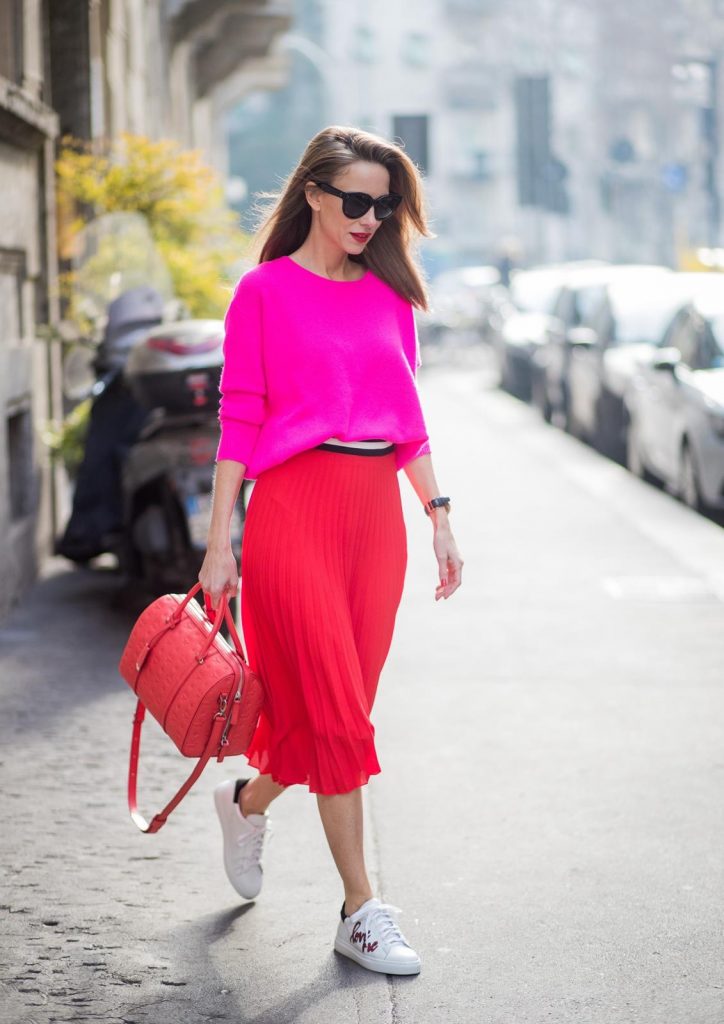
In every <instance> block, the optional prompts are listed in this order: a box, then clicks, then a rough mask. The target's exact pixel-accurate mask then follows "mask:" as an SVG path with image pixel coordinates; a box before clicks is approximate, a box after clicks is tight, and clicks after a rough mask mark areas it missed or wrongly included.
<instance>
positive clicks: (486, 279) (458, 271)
mask: <svg viewBox="0 0 724 1024" xmlns="http://www.w3.org/2000/svg"><path fill="white" fill-rule="evenodd" d="M505 292H506V290H505V289H504V288H503V286H502V285H501V284H500V271H499V270H498V269H497V267H492V266H471V267H455V268H454V269H452V270H444V271H443V272H442V273H440V274H438V275H437V276H436V277H434V278H433V280H432V281H431V283H430V300H431V306H430V309H429V311H427V312H423V311H420V312H419V313H417V314H416V320H417V326H418V332H419V336H420V344H421V345H439V344H441V343H442V342H444V340H445V339H446V337H447V336H448V335H449V334H456V335H458V336H460V335H463V334H464V335H466V336H467V337H468V338H470V337H472V338H473V339H474V340H476V341H484V340H486V338H487V330H488V319H489V317H490V316H491V314H492V313H494V311H495V310H496V309H497V308H499V305H500V296H501V293H505Z"/></svg>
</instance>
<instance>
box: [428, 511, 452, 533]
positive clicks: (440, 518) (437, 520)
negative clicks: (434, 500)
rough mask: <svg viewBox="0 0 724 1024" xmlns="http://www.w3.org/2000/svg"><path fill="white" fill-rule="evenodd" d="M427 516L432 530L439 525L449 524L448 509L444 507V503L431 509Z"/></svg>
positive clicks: (436, 528)
mask: <svg viewBox="0 0 724 1024" xmlns="http://www.w3.org/2000/svg"><path fill="white" fill-rule="evenodd" d="M429 516H430V519H431V520H432V529H433V532H436V531H437V530H439V529H440V527H445V526H448V527H449V525H450V522H449V518H448V510H447V509H446V508H445V506H444V505H440V507H439V508H434V509H432V510H431V511H430V513H429Z"/></svg>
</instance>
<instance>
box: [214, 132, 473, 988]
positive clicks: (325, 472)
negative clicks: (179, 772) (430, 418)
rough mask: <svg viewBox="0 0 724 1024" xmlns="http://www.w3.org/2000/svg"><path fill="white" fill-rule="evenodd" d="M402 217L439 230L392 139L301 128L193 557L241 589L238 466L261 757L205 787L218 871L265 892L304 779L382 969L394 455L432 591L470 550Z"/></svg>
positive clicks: (361, 957) (237, 345)
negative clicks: (216, 827)
mask: <svg viewBox="0 0 724 1024" xmlns="http://www.w3.org/2000/svg"><path fill="white" fill-rule="evenodd" d="M413 229H414V230H417V232H418V233H420V234H426V235H428V236H429V234H430V232H429V231H428V230H427V225H426V222H425V217H424V213H423V210H422V188H421V181H420V178H419V174H418V172H417V169H416V168H415V166H414V164H413V163H412V161H411V160H410V159H409V157H408V156H407V155H406V154H405V153H404V152H403V151H402V150H401V149H399V148H398V147H397V146H395V145H392V144H391V143H389V142H387V141H386V140H384V139H382V138H380V137H378V136H376V135H372V134H370V133H368V132H364V131H360V130H357V129H350V128H340V127H337V126H332V127H329V128H326V129H324V130H323V131H321V132H319V133H318V134H317V135H316V136H315V137H314V138H313V139H312V140H311V142H310V143H309V145H308V146H307V149H306V151H305V152H304V154H303V156H302V159H301V161H300V163H299V165H298V167H297V168H296V170H295V171H294V172H293V174H292V175H291V176H290V177H289V179H288V181H287V183H286V186H285V187H284V189H283V191H282V193H281V195H280V196H279V198H278V202H277V203H276V205H275V206H274V207H273V209H272V211H271V213H270V214H269V215H268V216H267V219H266V221H265V223H264V224H263V225H262V227H261V229H260V231H259V232H258V234H257V245H258V252H259V255H258V262H257V264H256V265H255V266H253V267H252V268H251V269H250V270H248V271H247V272H246V273H245V274H244V275H243V276H242V278H241V280H240V281H239V283H238V284H237V286H236V290H235V292H234V295H233V297H232V299H231V303H230V305H229V308H228V310H227V314H226V319H225V328H226V336H225V343H224V356H225V358H224V366H223V370H222V375H221V381H220V391H221V401H220V406H219V421H220V425H221V440H220V442H219V448H218V451H217V466H216V475H215V483H214V501H213V511H212V516H211V524H210V528H209V538H208V550H207V552H206V557H205V559H204V563H203V566H202V568H201V570H200V572H199V580H200V582H201V584H202V586H203V590H204V592H205V593H206V594H208V596H209V598H210V600H211V604H212V607H214V608H215V607H216V605H217V603H218V601H219V600H220V598H221V595H222V594H223V593H226V594H227V595H229V596H233V595H234V594H235V593H236V592H237V587H238V583H239V579H238V572H237V563H236V560H235V558H234V554H233V551H232V549H231V545H230V541H229V526H230V520H231V514H232V509H233V506H234V503H235V501H236V499H237V496H238V493H239V488H240V486H241V483H242V481H243V479H244V476H245V475H246V476H247V477H248V478H249V479H251V480H254V481H255V484H254V488H253V491H252V494H251V497H250V499H249V503H248V509H247V515H246V521H245V526H244V535H243V541H242V550H241V577H242V581H243V585H242V588H241V615H242V625H243V630H244V636H245V639H246V644H247V653H248V656H249V661H250V664H251V667H252V668H253V669H254V670H255V671H256V672H257V673H258V675H259V677H260V679H261V681H262V683H263V685H264V689H265V705H264V709H263V711H262V714H261V717H260V719H259V723H258V725H257V728H256V731H255V734H254V737H253V739H252V742H251V745H250V747H249V749H248V750H247V751H246V756H247V758H248V760H249V764H250V765H252V766H253V767H255V768H257V769H258V772H259V774H258V775H256V776H254V777H253V778H246V779H239V780H237V781H234V780H228V781H227V782H224V783H222V784H221V785H220V786H218V787H217V788H216V790H215V793H214V800H215V805H216V809H217V812H218V815H219V819H220V821H221V826H222V831H223V835H224V863H225V867H226V871H227V874H228V876H229V880H230V881H231V883H232V885H233V886H234V888H235V889H236V890H237V892H238V893H239V894H240V895H242V896H244V897H245V898H247V899H252V898H253V897H254V896H256V895H257V894H258V892H259V891H260V889H261V883H262V863H261V861H262V852H263V849H264V844H265V839H266V838H268V836H269V834H270V820H269V816H268V814H267V809H268V807H269V805H270V803H271V802H272V800H275V799H276V798H277V797H278V796H279V795H280V794H281V793H283V792H284V790H285V788H286V787H287V786H291V785H298V784H303V785H307V786H308V787H309V791H310V792H312V793H315V794H316V796H317V804H318V807H319V812H320V816H321V819H322V824H323V827H324V831H325V835H326V837H327V840H328V843H329V846H330V849H331V852H332V855H333V858H334V861H335V863H336V865H337V868H338V870H339V873H340V875H341V878H342V882H343V885H344V902H343V903H342V907H341V911H340V918H341V920H340V922H339V924H338V928H337V934H336V937H335V942H334V948H335V949H337V950H338V951H339V952H340V953H343V954H344V955H346V956H348V957H350V958H351V959H353V960H355V961H356V962H357V963H359V964H361V965H362V966H364V967H366V968H369V969H371V970H373V971H380V972H383V973H389V974H416V973H418V972H419V970H420V966H421V962H420V958H419V956H418V955H417V953H416V952H415V951H414V950H413V949H412V948H411V947H410V945H409V944H408V942H407V941H406V939H405V938H404V936H403V934H402V932H401V931H400V929H399V927H398V926H397V924H396V923H395V921H394V920H393V918H392V916H391V912H394V911H396V910H398V909H399V908H397V907H394V906H392V905H390V904H387V903H383V902H381V900H380V899H379V898H378V897H376V896H375V895H374V893H373V892H372V889H371V886H370V883H369V879H368V877H367V873H366V869H365V863H364V856H363V838H362V837H363V818H362V793H361V788H360V787H361V786H363V785H365V784H366V783H367V782H368V780H369V777H370V776H371V775H374V774H377V773H379V772H380V771H381V768H380V765H379V762H378V760H377V755H376V751H375V745H374V732H375V730H374V726H373V725H372V722H371V721H370V712H371V710H372V705H373V702H374V698H375V692H376V689H377V683H378V680H379V676H380V672H381V670H382V666H383V664H384V662H385V659H386V657H387V654H388V651H389V647H390V643H391V640H392V632H393V627H394V621H395V616H396V612H397V609H398V605H399V602H400V599H401V596H402V589H403V582H404V576H405V570H406V563H407V547H406V532H405V524H404V519H403V515H402V504H401V496H400V489H399V483H398V477H397V473H398V471H399V469H401V468H403V467H404V469H405V472H406V474H407V476H408V478H409V480H410V482H411V484H412V486H413V488H414V490H415V492H416V493H417V495H418V497H419V499H420V502H421V505H422V506H423V507H424V508H425V511H426V512H427V514H428V515H429V517H430V522H431V525H432V529H433V535H432V541H433V550H434V554H435V557H436V559H437V564H438V570H439V577H440V582H439V584H438V586H437V587H436V590H435V600H436V601H437V600H439V599H440V598H445V599H447V598H448V597H450V595H451V594H452V593H454V591H455V590H456V589H457V588H458V587H459V586H460V582H461V571H462V565H463V562H462V559H461V557H460V555H459V553H458V550H457V547H456V544H455V541H454V539H453V535H452V532H451V530H450V526H449V523H448V511H449V499H448V498H447V496H446V495H441V494H440V489H439V487H438V485H437V481H436V479H435V474H434V472H433V468H432V462H431V455H430V445H429V441H428V435H427V431H426V427H425V422H424V418H423V414H422V410H421V408H420V402H419V396H418V393H417V387H416V382H415V375H416V371H417V367H418V366H419V364H420V357H419V345H418V340H417V334H416V330H415V322H414V317H413V305H416V306H418V307H421V308H423V309H426V308H427V303H426V296H425V292H424V288H423V284H422V281H421V277H420V275H419V273H418V270H417V268H416V267H415V265H414V263H413V261H412V260H411V258H410V254H409V251H408V249H409V243H410V238H411V235H412V232H413Z"/></svg>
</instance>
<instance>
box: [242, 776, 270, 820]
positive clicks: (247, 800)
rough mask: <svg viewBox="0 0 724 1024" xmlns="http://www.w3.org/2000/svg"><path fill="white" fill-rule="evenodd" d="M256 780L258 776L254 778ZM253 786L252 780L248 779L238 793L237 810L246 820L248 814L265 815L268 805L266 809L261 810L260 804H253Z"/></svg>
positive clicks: (254, 795)
mask: <svg viewBox="0 0 724 1024" xmlns="http://www.w3.org/2000/svg"><path fill="white" fill-rule="evenodd" d="M255 778H258V776H255ZM253 786H254V779H250V780H249V781H248V782H247V783H246V784H245V785H244V786H242V787H241V790H240V792H239V809H240V810H241V813H242V815H243V816H244V817H245V818H246V817H247V816H248V815H249V814H266V812H267V808H268V806H269V805H268V804H267V805H266V807H263V809H262V808H261V805H260V804H258V803H257V804H255V802H254V801H255V797H256V791H255V788H251V787H253Z"/></svg>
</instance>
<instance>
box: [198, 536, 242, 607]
mask: <svg viewBox="0 0 724 1024" xmlns="http://www.w3.org/2000/svg"><path fill="white" fill-rule="evenodd" d="M199 583H200V584H201V586H202V588H203V591H204V594H208V595H209V598H210V600H211V607H212V609H213V610H214V611H216V608H217V606H218V604H219V602H220V601H221V596H222V594H226V596H227V599H231V598H232V597H234V596H235V595H236V592H237V590H238V588H239V570H238V567H237V564H236V559H235V558H234V552H233V551H232V550H231V544H229V545H228V546H226V547H222V548H211V547H210V548H207V550H206V555H205V557H204V561H203V564H202V566H201V568H200V570H199Z"/></svg>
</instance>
